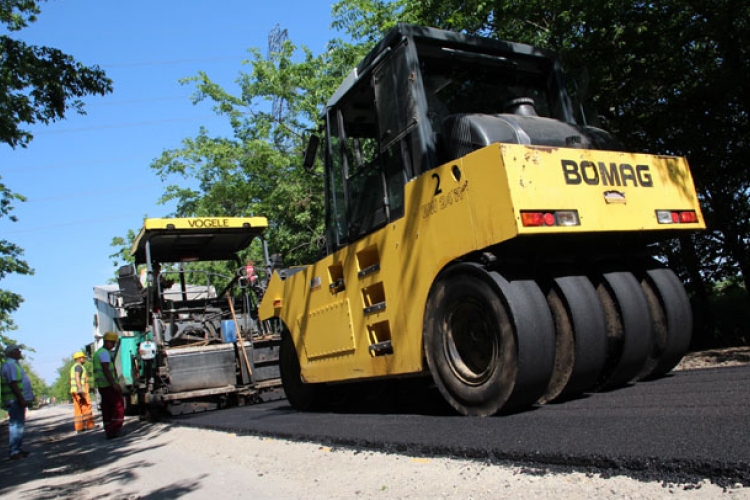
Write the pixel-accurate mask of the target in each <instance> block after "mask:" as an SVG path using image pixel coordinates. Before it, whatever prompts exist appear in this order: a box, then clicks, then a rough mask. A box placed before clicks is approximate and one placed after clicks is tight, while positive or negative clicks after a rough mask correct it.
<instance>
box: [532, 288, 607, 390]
mask: <svg viewBox="0 0 750 500" xmlns="http://www.w3.org/2000/svg"><path fill="white" fill-rule="evenodd" d="M547 302H548V303H549V305H550V310H551V311H552V316H553V318H554V321H555V330H556V335H557V342H556V351H555V369H554V372H553V374H552V378H551V380H550V383H549V385H548V386H547V390H546V391H545V394H544V396H543V398H542V402H548V401H554V400H555V399H560V400H563V399H570V398H574V397H577V396H580V395H581V394H583V393H585V392H586V391H588V390H590V389H592V388H593V387H594V386H595V385H596V383H597V381H598V379H599V375H600V374H601V372H602V370H603V369H604V361H605V359H606V355H607V336H606V330H607V324H606V320H605V317H604V310H603V309H602V305H601V302H600V301H599V297H598V295H597V293H596V290H595V289H594V286H593V285H592V284H591V281H590V280H589V279H588V278H587V277H586V276H563V277H557V278H554V281H553V285H552V286H551V287H550V290H549V292H548V293H547Z"/></svg>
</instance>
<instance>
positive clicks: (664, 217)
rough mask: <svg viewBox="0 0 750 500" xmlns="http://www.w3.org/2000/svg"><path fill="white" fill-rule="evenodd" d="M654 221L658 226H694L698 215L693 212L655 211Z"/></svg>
mask: <svg viewBox="0 0 750 500" xmlns="http://www.w3.org/2000/svg"><path fill="white" fill-rule="evenodd" d="M656 221H657V222H658V223H659V224H695V223H696V222H698V214H697V213H696V212H695V210H657V211H656Z"/></svg>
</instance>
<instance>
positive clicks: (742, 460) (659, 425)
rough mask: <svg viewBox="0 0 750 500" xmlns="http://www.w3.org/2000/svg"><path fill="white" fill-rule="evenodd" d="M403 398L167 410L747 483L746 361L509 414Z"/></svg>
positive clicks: (427, 451) (206, 422)
mask: <svg viewBox="0 0 750 500" xmlns="http://www.w3.org/2000/svg"><path fill="white" fill-rule="evenodd" d="M399 397H400V398H402V399H401V402H402V403H403V404H400V405H399V404H397V405H396V406H393V405H392V404H389V405H386V406H385V407H378V406H370V407H366V408H364V409H360V410H356V411H348V412H331V413H300V412H295V411H293V410H292V409H291V408H290V407H289V405H288V403H287V402H286V401H285V400H279V401H272V402H267V403H263V404H258V405H252V406H245V407H240V408H233V409H229V410H222V411H218V412H205V413H198V414H193V415H182V416H179V417H173V418H172V422H173V423H174V424H178V425H188V426H196V427H206V428H212V429H217V430H228V431H232V432H237V433H247V434H253V435H259V436H274V437H279V438H286V439H293V440H300V441H310V442H317V443H322V444H327V445H340V446H352V447H360V448H367V449H374V450H378V451H394V452H408V453H411V454H421V455H428V456H451V457H466V458H476V459H482V460H491V461H499V462H502V461H509V462H514V463H522V464H528V465H529V466H530V467H538V468H541V469H543V468H544V467H545V466H552V465H554V466H570V467H572V468H575V469H582V470H596V471H597V472H598V473H602V472H603V473H605V474H606V473H607V471H611V472H612V473H613V474H626V475H630V476H633V477H642V478H644V479H654V478H661V479H669V478H671V479H674V480H677V481H684V480H690V479H691V478H692V479H696V480H697V479H700V478H709V479H711V480H712V481H714V482H718V483H725V484H736V483H740V484H742V485H744V486H749V485H750V365H746V366H740V367H730V368H716V369H701V370H690V371H681V372H676V373H674V374H673V375H671V376H669V377H666V378H663V379H660V380H656V381H651V382H642V383H638V384H635V385H632V386H629V387H626V388H623V389H619V390H615V391H612V392H607V393H597V394H592V395H590V396H588V397H585V398H582V399H576V400H572V401H568V402H565V403H561V404H550V405H544V406H540V407H537V408H534V409H532V410H529V411H525V412H521V413H516V414H512V415H503V416H495V417H489V418H478V417H462V416H457V415H453V414H452V413H451V412H450V411H448V410H447V409H445V408H444V407H443V406H441V405H440V404H429V405H427V404H425V403H423V402H421V401H417V400H415V399H413V398H410V396H409V395H408V394H407V395H403V394H400V395H399Z"/></svg>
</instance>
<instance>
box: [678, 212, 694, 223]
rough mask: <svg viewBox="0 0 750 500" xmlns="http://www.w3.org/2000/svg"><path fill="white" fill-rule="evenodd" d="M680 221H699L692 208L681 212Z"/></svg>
mask: <svg viewBox="0 0 750 500" xmlns="http://www.w3.org/2000/svg"><path fill="white" fill-rule="evenodd" d="M680 222H682V223H690V222H698V215H697V214H696V213H695V212H693V211H692V210H691V211H689V212H680Z"/></svg>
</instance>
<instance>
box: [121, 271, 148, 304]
mask: <svg viewBox="0 0 750 500" xmlns="http://www.w3.org/2000/svg"><path fill="white" fill-rule="evenodd" d="M117 283H118V285H119V286H120V297H122V306H123V307H124V308H126V309H127V308H128V307H133V306H142V305H144V301H145V299H146V295H145V292H144V290H143V285H141V280H140V279H139V278H138V275H137V274H136V271H135V266H133V265H132V264H131V265H127V266H122V267H120V269H119V270H118V271H117Z"/></svg>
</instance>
